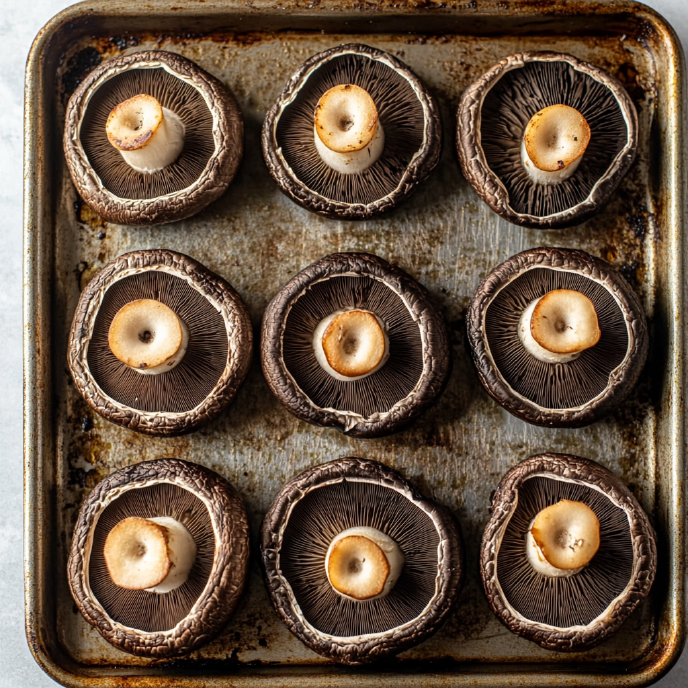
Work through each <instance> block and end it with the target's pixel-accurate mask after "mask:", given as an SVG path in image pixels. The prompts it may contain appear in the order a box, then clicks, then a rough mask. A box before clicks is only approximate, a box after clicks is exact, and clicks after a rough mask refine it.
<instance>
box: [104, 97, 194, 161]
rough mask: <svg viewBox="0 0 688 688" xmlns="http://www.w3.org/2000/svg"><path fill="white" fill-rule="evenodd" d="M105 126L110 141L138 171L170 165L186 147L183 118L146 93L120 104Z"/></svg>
mask: <svg viewBox="0 0 688 688" xmlns="http://www.w3.org/2000/svg"><path fill="white" fill-rule="evenodd" d="M105 129H106V131H107V136H108V140H109V141H110V143H111V144H112V145H113V146H114V147H115V148H116V149H117V150H118V151H119V152H120V154H121V155H122V157H123V158H124V160H125V161H126V162H127V164H128V165H130V166H131V167H133V168H134V169H135V170H136V171H137V172H145V173H153V172H159V171H160V170H162V169H163V168H165V167H167V166H168V165H171V164H172V163H173V162H174V161H175V160H176V159H177V158H178V157H179V155H180V153H181V152H182V148H184V134H185V127H184V123H183V122H182V120H181V119H180V118H179V116H178V115H176V114H175V113H174V112H172V111H171V110H168V109H167V108H164V107H162V105H161V104H160V103H159V102H158V101H157V100H156V99H155V98H153V96H149V95H145V94H139V95H137V96H134V97H133V98H129V99H128V100H125V101H124V102H122V103H120V104H119V105H117V106H116V107H115V108H114V109H113V110H112V112H111V113H110V115H109V117H108V120H107V123H106V125H105Z"/></svg>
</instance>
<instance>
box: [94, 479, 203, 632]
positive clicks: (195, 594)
mask: <svg viewBox="0 0 688 688" xmlns="http://www.w3.org/2000/svg"><path fill="white" fill-rule="evenodd" d="M132 516H137V517H139V518H155V517H158V516H170V517H171V518H174V519H175V520H177V521H179V522H180V523H182V524H183V525H184V526H185V527H186V529H187V530H188V531H189V533H190V534H191V536H192V537H193V539H194V541H195V543H196V559H195V562H194V565H193V567H192V568H191V571H190V572H189V577H188V579H187V580H186V582H185V583H183V584H182V585H181V586H179V587H178V588H176V589H175V590H172V591H170V592H167V593H164V594H157V593H154V592H148V591H146V590H127V589H124V588H120V587H118V586H117V585H115V584H114V583H113V582H112V579H111V578H110V574H109V573H108V570H107V566H106V563H105V558H104V556H103V548H104V546H105V540H106V539H107V536H108V534H109V533H110V531H111V530H112V529H113V528H114V527H115V526H116V525H117V524H118V523H119V522H120V521H122V520H123V519H125V518H129V517H132ZM214 554H215V535H214V532H213V527H212V523H211V520H210V514H209V513H208V510H207V508H206V506H205V505H204V504H203V502H202V501H201V500H200V499H199V498H198V497H196V495H194V494H193V493H192V492H190V491H189V490H186V489H184V488H182V487H180V486H178V485H172V484H170V483H159V484H157V485H150V486H148V487H141V488H136V489H132V490H128V491H127V492H125V493H124V494H123V495H122V496H121V497H119V498H117V499H116V500H115V501H114V502H112V503H111V504H109V505H108V506H107V507H106V508H105V510H104V511H103V513H102V514H101V515H100V518H99V519H98V522H97V523H96V525H95V528H94V531H93V548H92V552H91V558H90V562H89V564H88V571H89V582H90V587H91V591H92V593H93V596H94V597H95V598H96V600H98V602H99V603H100V604H101V605H102V607H103V609H104V610H105V612H106V613H107V614H108V616H109V617H110V618H111V619H113V620H114V621H116V622H118V623H120V624H122V625H123V626H126V627H128V628H135V629H138V630H140V631H145V632H147V633H152V632H160V631H167V630H170V629H172V628H174V627H175V626H176V625H177V624H178V623H179V622H180V621H182V620H183V619H184V618H185V617H187V616H188V614H189V612H190V611H191V608H192V607H193V605H194V604H195V602H196V600H198V598H199V597H200V596H201V593H202V592H203V589H204V588H205V586H206V584H207V582H208V577H209V575H210V572H211V570H212V566H213V560H214Z"/></svg>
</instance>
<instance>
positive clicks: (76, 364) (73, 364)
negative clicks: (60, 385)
mask: <svg viewBox="0 0 688 688" xmlns="http://www.w3.org/2000/svg"><path fill="white" fill-rule="evenodd" d="M138 298H154V299H157V300H160V301H162V302H163V303H165V304H166V305H168V306H170V307H171V308H172V310H175V311H176V312H178V315H179V316H180V317H181V318H182V320H184V321H185V322H186V324H187V326H188V327H189V332H190V340H189V348H188V350H187V353H186V355H185V356H184V359H182V361H181V363H180V364H179V365H177V367H176V368H174V369H173V370H171V371H169V372H166V373H162V374H161V375H141V374H139V373H137V372H136V371H134V370H131V369H130V368H129V367H128V366H127V365H126V364H124V363H121V362H120V361H118V360H117V359H116V358H115V357H114V354H112V352H111V351H110V349H109V345H108V343H107V333H108V330H109V326H110V322H111V321H112V318H114V316H115V315H116V313H117V311H118V310H119V308H121V307H122V306H123V305H124V304H126V303H128V302H129V301H133V300H135V299H138ZM206 332H209V333H210V334H206ZM252 348H253V330H252V327H251V321H250V318H249V315H248V311H247V310H246V306H245V305H244V303H243V301H242V300H241V297H240V296H239V295H238V294H237V292H236V291H235V290H234V289H233V288H232V286H231V285H230V284H229V283H228V282H227V281H225V280H224V279H222V278H221V277H219V276H218V275H216V274H215V273H213V272H211V271H210V270H208V269H207V268H206V267H204V266H203V265H201V264H200V263H198V262H196V261H195V260H193V258H190V257H189V256H186V255H184V254H182V253H176V252H174V251H168V250H164V249H151V250H144V251H133V252H132V253H126V254H124V255H122V256H120V257H119V258H117V259H116V260H114V261H112V262H111V263H108V264H107V265H106V266H105V267H104V268H103V269H102V270H101V271H100V272H99V273H98V274H97V275H96V276H95V277H94V278H93V279H92V280H91V282H89V284H88V286H87V287H86V288H85V289H84V291H83V292H82V293H81V297H80V298H79V303H78V305H77V308H76V312H75V313H74V320H73V322H72V329H71V333H70V338H69V354H68V360H69V368H70V370H71V373H72V377H73V378H74V383H75V385H76V388H77V390H78V391H79V393H80V394H81V395H82V396H83V397H84V399H85V400H86V402H87V403H88V404H89V406H91V408H92V409H93V410H94V411H96V412H97V413H99V414H100V415H101V416H103V417H104V418H106V419H107V420H109V421H110V422H112V423H115V424H117V425H122V426H124V427H126V428H129V429H131V430H136V431H138V432H142V433H145V434H148V435H164V436H170V435H181V434H184V433H187V432H191V431H193V430H195V429H196V428H197V427H199V426H200V425H202V424H203V423H206V422H208V421H209V420H211V419H212V418H215V417H216V416H217V415H218V414H219V413H220V412H221V411H222V409H223V408H225V407H226V406H227V405H228V404H229V403H230V402H231V401H232V399H233V398H234V395H235V394H236V392H237V390H238V389H239V386H240V385H241V383H242V382H243V380H244V378H245V377H246V374H247V373H248V370H249V367H250V364H251V354H252ZM174 390H176V392H177V394H179V397H177V396H176V395H175V394H174V393H173V392H174Z"/></svg>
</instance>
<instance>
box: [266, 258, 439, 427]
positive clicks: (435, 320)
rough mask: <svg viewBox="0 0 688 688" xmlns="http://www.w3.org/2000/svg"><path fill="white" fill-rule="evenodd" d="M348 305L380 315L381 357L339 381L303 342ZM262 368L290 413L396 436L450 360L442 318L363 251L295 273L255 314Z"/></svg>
mask: <svg viewBox="0 0 688 688" xmlns="http://www.w3.org/2000/svg"><path fill="white" fill-rule="evenodd" d="M349 307H355V308H360V309H363V310H368V311H371V312H373V313H374V314H375V315H376V316H378V317H380V318H381V320H383V321H385V320H386V321H387V322H386V325H387V328H388V331H387V336H388V338H389V358H388V359H387V361H386V363H385V364H384V365H383V366H382V367H381V368H380V369H379V370H377V371H376V372H374V373H372V374H371V375H368V376H367V377H363V378H360V379H357V380H352V381H348V382H342V381H340V380H337V379H335V378H334V377H331V376H330V375H328V373H326V372H325V371H324V370H323V368H322V367H321V365H320V364H319V363H318V361H317V359H316V356H315V352H314V351H313V346H312V338H313V332H314V331H315V328H316V327H317V325H318V324H319V322H320V321H321V320H322V319H323V318H325V317H326V316H327V315H329V314H330V313H332V312H335V311H338V310H340V309H342V308H349ZM261 359H262V364H263V373H264V374H265V378H266V380H267V383H268V385H269V387H270V389H271V390H272V393H273V394H274V395H275V396H276V397H277V398H278V399H279V400H280V401H281V402H282V404H283V405H284V406H285V407H286V408H287V409H288V410H289V411H290V412H291V413H293V414H294V415H295V416H296V417H297V418H300V419H302V420H305V421H307V422H309V423H313V424H315V425H322V426H325V427H336V428H338V429H340V430H342V431H343V432H345V433H346V434H347V435H351V436H353V437H381V436H383V435H389V434H391V433H393V432H397V431H398V430H400V429H401V428H402V427H403V426H405V425H406V424H407V423H409V422H410V421H411V420H412V419H413V418H415V417H416V416H417V415H419V414H420V413H421V412H422V411H423V410H425V409H426V408H427V407H428V406H429V405H430V404H432V403H433V402H434V400H435V399H436V398H437V397H438V396H439V394H441V392H442V390H443V388H444V385H445V383H446V381H447V378H448V376H449V372H450V367H451V357H450V350H449V340H448V335H447V329H446V326H445V324H444V320H443V318H442V315H441V314H440V313H439V311H438V310H437V309H436V308H435V307H434V305H433V304H432V301H431V299H430V295H429V294H428V292H427V291H426V290H425V288H424V287H423V286H421V285H420V284H419V283H418V282H416V281H415V280H414V279H413V278H412V277H411V276H410V275H408V274H406V273H405V272H403V271H402V270H400V269H399V268H397V267H395V266H392V265H390V264H389V263H388V262H387V261H385V260H383V259H382V258H379V257H378V256H374V255H372V254H369V253H333V254H331V255H329V256H325V257H324V258H321V259H320V260H319V261H317V262H315V263H313V264H312V265H309V266H308V267H307V268H305V269H304V270H302V271H301V272H299V273H298V274H297V275H296V276H295V277H293V278H292V279H291V280H290V281H289V282H287V284H286V285H285V286H284V287H283V288H282V289H281V290H280V292H279V293H278V294H277V295H276V296H275V298H274V299H273V300H272V301H271V302H270V304H269V305H268V307H267V309H266V311H265V314H264V316H263V327H262V335H261Z"/></svg>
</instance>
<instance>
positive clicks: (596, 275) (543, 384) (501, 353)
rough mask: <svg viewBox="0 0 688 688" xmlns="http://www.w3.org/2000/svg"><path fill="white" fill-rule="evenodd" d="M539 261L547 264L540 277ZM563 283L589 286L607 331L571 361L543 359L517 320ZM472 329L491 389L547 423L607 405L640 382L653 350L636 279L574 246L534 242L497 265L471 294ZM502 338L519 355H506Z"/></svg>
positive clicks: (586, 420)
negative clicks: (523, 339)
mask: <svg viewBox="0 0 688 688" xmlns="http://www.w3.org/2000/svg"><path fill="white" fill-rule="evenodd" d="M539 269H544V270H546V271H547V272H544V273H542V276H541V277H539V276H538V275H539V273H536V272H535V271H536V270H539ZM558 288H570V289H576V290H578V291H582V292H583V293H587V295H588V297H589V298H591V300H592V301H593V304H595V307H596V309H597V310H598V318H599V323H600V329H601V331H602V337H601V339H600V342H599V343H598V344H597V345H595V346H594V347H592V348H591V349H587V350H586V351H584V352H583V353H582V354H581V356H580V358H578V359H577V360H575V361H572V362H571V363H544V362H543V361H538V360H537V359H535V358H534V357H532V356H530V355H529V354H528V353H527V352H526V351H525V349H523V347H522V345H521V344H520V341H519V339H518V331H517V327H518V320H519V318H520V315H521V312H522V309H523V308H525V306H526V305H527V303H528V302H529V301H530V300H532V299H535V298H539V297H540V296H544V294H545V293H546V292H547V291H549V290H551V289H558ZM519 309H521V310H519ZM467 329H468V339H469V342H470V345H471V350H472V354H473V362H474V364H475V368H476V370H477V373H478V377H479V378H480V381H481V382H482V384H483V387H485V389H486V391H487V392H488V394H489V395H490V396H491V397H492V398H493V399H494V400H495V401H496V402H497V403H498V404H500V406H503V407H504V408H505V409H506V410H507V411H509V412H510V413H513V414H514V415H515V416H517V417H518V418H521V419H522V420H525V421H527V422H528V423H532V424H534V425H544V426H550V427H580V426H583V425H588V424H590V423H593V422H594V421H596V420H599V419H600V418H602V417H603V416H605V415H607V414H608V413H610V412H611V411H612V410H613V409H614V408H615V407H616V406H618V405H619V404H620V403H621V401H622V400H623V398H624V397H625V396H626V395H627V394H628V392H629V391H630V390H631V388H632V387H633V386H634V385H635V383H636V381H637V380H638V376H639V375H640V372H641V370H642V368H643V365H644V364H645V359H646V357H647V350H648V334H647V324H646V322H645V315H644V313H643V309H642V306H641V305H640V301H639V300H638V297H637V296H636V295H635V293H634V292H633V289H632V288H631V286H630V285H629V284H628V282H627V281H626V280H625V279H624V278H623V276H622V275H620V274H619V273H617V272H614V270H612V269H611V267H610V266H609V264H608V263H606V262H605V261H603V260H600V259H598V258H594V257H593V256H591V255H590V254H588V253H585V252H584V251H577V250H573V249H563V248H549V247H544V248H534V249H530V250H528V251H524V252H523V253H519V254H517V255H515V256H513V257H511V258H509V259H508V260H506V261H504V263H502V264H501V265H499V266H498V267H496V268H495V269H494V270H493V271H492V272H491V273H490V274H489V275H488V276H487V277H486V278H485V279H484V280H483V282H482V283H481V285H480V286H479V287H478V290H477V291H476V293H475V296H474V297H473V299H472V301H471V304H470V307H469V309H468V315H467ZM500 338H501V339H502V342H503V343H506V344H507V345H508V346H511V347H512V348H513V347H515V349H519V351H518V355H511V356H510V355H508V352H509V350H508V349H507V348H506V346H504V344H503V343H500ZM498 347H501V348H499V349H498ZM567 366H568V367H567ZM524 371H525V373H524ZM556 389H561V390H564V391H563V392H562V393H561V394H555V393H553V392H552V390H556ZM564 392H565V393H564Z"/></svg>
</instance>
